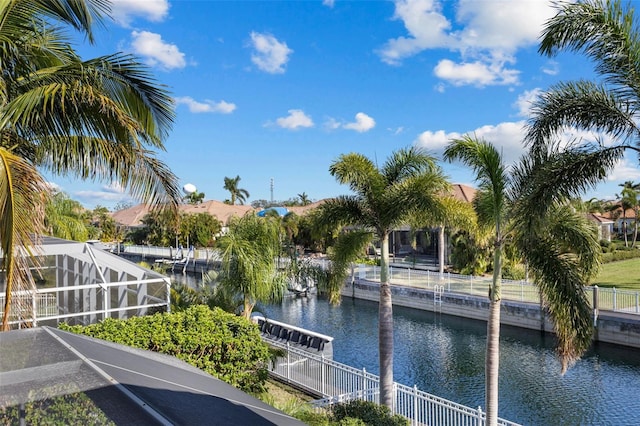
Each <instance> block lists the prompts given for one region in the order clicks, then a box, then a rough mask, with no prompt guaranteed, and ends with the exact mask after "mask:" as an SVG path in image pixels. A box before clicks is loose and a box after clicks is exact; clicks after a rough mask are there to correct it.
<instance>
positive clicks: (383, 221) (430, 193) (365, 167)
mask: <svg viewBox="0 0 640 426" xmlns="http://www.w3.org/2000/svg"><path fill="white" fill-rule="evenodd" d="M329 172H330V173H331V175H332V176H334V177H335V178H336V179H337V180H338V182H339V183H341V184H347V185H349V187H350V188H351V190H352V191H353V193H354V194H355V195H346V196H341V197H337V198H333V199H330V200H327V201H326V202H325V203H324V204H323V205H321V206H320V207H319V209H320V210H319V211H320V213H319V214H320V215H321V217H322V221H324V222H325V223H333V224H337V225H356V226H360V227H362V228H364V229H365V230H369V231H372V232H373V233H375V235H376V236H377V238H378V239H379V240H380V242H381V263H380V269H381V271H380V305H379V324H378V332H379V361H380V403H381V404H383V405H385V406H387V407H389V408H391V407H392V406H393V316H392V313H393V310H392V300H391V287H390V285H389V234H390V232H391V231H392V230H393V229H394V228H395V227H397V226H399V225H403V224H404V223H405V222H406V221H407V220H408V219H409V218H410V217H411V215H412V214H414V213H415V212H416V211H418V210H432V209H438V208H440V204H439V203H438V200H437V198H438V197H437V195H438V194H440V193H443V192H444V191H445V190H446V189H447V187H448V184H447V182H446V179H445V178H444V176H443V174H442V171H441V169H440V168H439V166H438V165H437V163H436V160H435V158H434V157H432V156H431V155H429V154H427V153H426V152H425V151H423V150H421V149H419V148H409V149H401V150H398V151H396V152H394V153H393V154H392V155H391V157H389V158H388V159H387V161H386V162H385V164H384V165H383V166H382V167H381V168H380V169H378V168H377V166H376V164H375V163H374V162H373V161H371V160H370V159H368V158H367V157H365V156H363V155H360V154H357V153H351V154H344V155H341V156H340V157H339V158H338V159H337V160H336V161H334V162H333V163H332V164H331V166H330V168H329ZM363 249H364V247H363Z"/></svg>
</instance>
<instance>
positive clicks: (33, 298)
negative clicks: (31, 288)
mask: <svg viewBox="0 0 640 426" xmlns="http://www.w3.org/2000/svg"><path fill="white" fill-rule="evenodd" d="M36 297H38V293H32V295H31V309H32V316H33V318H32V320H33V326H34V327H37V326H38V305H39V304H40V303H37V302H39V300H38V301H36Z"/></svg>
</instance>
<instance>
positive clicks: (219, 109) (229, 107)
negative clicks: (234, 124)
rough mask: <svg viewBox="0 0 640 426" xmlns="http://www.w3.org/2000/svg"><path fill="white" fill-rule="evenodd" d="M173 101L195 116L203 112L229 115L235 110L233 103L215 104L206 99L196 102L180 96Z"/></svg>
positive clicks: (222, 102) (221, 102)
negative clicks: (185, 107) (184, 106)
mask: <svg viewBox="0 0 640 426" xmlns="http://www.w3.org/2000/svg"><path fill="white" fill-rule="evenodd" d="M175 101H176V104H178V105H179V104H182V105H186V106H187V107H188V108H189V111H190V112H193V113H196V114H198V113H203V112H212V113H221V114H230V113H232V112H233V111H235V109H236V104H233V103H229V102H225V101H220V102H215V101H210V100H208V99H205V101H204V102H198V101H196V100H195V99H193V98H191V97H189V96H181V97H178V98H175Z"/></svg>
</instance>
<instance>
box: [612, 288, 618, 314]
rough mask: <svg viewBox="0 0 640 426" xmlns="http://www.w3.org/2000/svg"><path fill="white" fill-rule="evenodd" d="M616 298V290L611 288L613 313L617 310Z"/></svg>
mask: <svg viewBox="0 0 640 426" xmlns="http://www.w3.org/2000/svg"><path fill="white" fill-rule="evenodd" d="M616 299H617V297H616V288H615V287H614V288H613V310H614V311H615V310H616V309H617V304H618V303H617V302H618V301H617V300H616Z"/></svg>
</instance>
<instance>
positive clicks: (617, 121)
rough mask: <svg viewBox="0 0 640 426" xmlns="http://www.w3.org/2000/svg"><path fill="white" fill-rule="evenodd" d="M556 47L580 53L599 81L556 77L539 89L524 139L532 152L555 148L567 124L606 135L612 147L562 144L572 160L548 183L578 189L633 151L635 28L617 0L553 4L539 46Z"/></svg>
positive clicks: (638, 69)
mask: <svg viewBox="0 0 640 426" xmlns="http://www.w3.org/2000/svg"><path fill="white" fill-rule="evenodd" d="M560 51H570V52H575V53H583V54H585V55H586V56H587V57H589V58H590V59H591V60H593V62H594V64H595V72H596V75H598V76H600V77H601V79H602V81H601V82H592V81H587V80H579V81H572V82H562V83H559V84H557V85H555V86H553V87H551V88H550V89H549V90H548V91H547V92H546V93H544V94H542V95H541V96H540V97H539V99H538V100H537V101H536V102H534V104H533V108H532V116H531V119H530V121H529V126H528V129H527V133H526V141H527V142H528V143H529V144H530V146H531V150H532V152H533V153H535V152H539V153H541V154H542V155H545V153H546V152H548V151H550V150H556V151H557V148H558V146H559V137H560V135H562V134H563V132H565V131H567V130H575V131H593V132H596V133H598V134H599V135H608V136H609V137H611V139H612V140H613V141H614V143H613V144H612V145H610V144H605V143H602V142H601V141H600V140H595V141H590V140H588V139H576V140H574V141H572V142H571V143H570V144H569V146H568V148H566V150H567V151H569V152H572V153H573V154H572V155H571V157H572V158H573V159H574V160H575V163H571V164H569V163H567V164H566V167H565V168H564V169H561V170H558V172H559V175H558V176H557V177H555V178H553V179H551V181H550V182H549V186H551V185H553V184H555V183H557V182H561V181H562V180H563V179H565V178H566V179H568V180H569V181H572V182H575V181H576V180H577V178H578V177H580V178H581V179H582V182H583V184H582V185H583V192H584V189H586V188H589V187H591V186H593V185H594V184H595V183H597V182H599V181H602V180H603V179H604V178H606V176H607V174H608V173H609V172H610V171H611V170H612V169H613V167H614V166H615V165H616V164H617V162H618V161H619V160H621V159H622V158H623V156H624V154H625V152H626V151H627V150H631V151H636V152H637V151H640V127H638V125H637V123H638V119H639V118H640V116H639V114H638V105H640V96H639V93H640V65H639V64H640V33H639V32H638V30H637V27H636V20H635V19H634V14H633V9H632V8H630V7H628V8H623V7H622V5H621V2H620V1H619V0H613V1H609V0H588V1H580V2H576V3H559V4H558V12H557V13H556V15H555V16H554V17H552V18H551V19H550V20H549V21H547V23H546V25H545V27H544V30H543V32H542V35H541V43H540V46H539V52H540V53H541V54H543V55H546V56H550V57H553V56H555V55H556V54H558V53H559V52H560Z"/></svg>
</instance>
